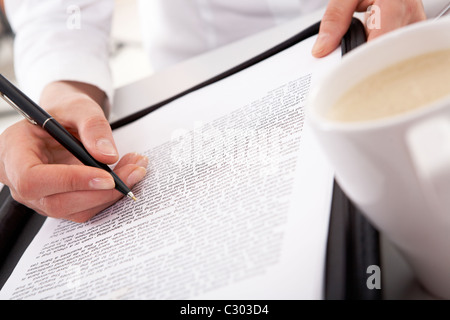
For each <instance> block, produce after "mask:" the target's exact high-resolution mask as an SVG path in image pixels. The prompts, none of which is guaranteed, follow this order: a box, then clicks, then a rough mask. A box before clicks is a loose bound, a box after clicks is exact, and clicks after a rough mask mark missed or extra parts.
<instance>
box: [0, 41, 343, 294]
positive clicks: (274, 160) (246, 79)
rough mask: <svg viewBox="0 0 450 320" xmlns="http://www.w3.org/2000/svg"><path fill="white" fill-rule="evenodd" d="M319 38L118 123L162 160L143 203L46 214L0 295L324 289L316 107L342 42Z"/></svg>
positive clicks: (153, 162) (153, 158) (153, 167)
mask: <svg viewBox="0 0 450 320" xmlns="http://www.w3.org/2000/svg"><path fill="white" fill-rule="evenodd" d="M314 40H315V38H314V37H313V38H311V39H308V40H306V41H303V42H301V43H300V44H298V45H296V46H294V47H292V48H290V49H287V50H285V51H283V52H281V53H279V54H277V55H275V56H273V57H271V58H269V59H267V60H265V61H264V62H261V63H258V64H256V65H255V66H252V67H250V68H248V69H246V70H244V71H242V72H239V73H238V74H235V75H233V76H230V77H228V78H226V79H224V80H222V81H220V82H217V83H215V84H212V85H210V86H208V87H206V88H204V89H201V90H198V91H196V92H194V93H191V94H189V95H187V96H185V97H183V98H181V99H178V100H177V101H175V102H172V103H170V104H168V105H166V106H164V107H163V108H160V109H158V110H156V111H155V112H153V113H151V114H149V115H147V116H145V117H143V118H141V119H140V120H138V121H136V122H133V123H131V124H129V125H127V126H125V127H123V128H120V129H118V130H116V131H115V133H114V135H115V139H116V143H117V145H118V148H119V150H120V151H121V153H122V154H125V153H127V152H140V153H143V154H146V155H147V156H148V157H149V158H150V164H149V167H148V174H147V176H146V178H145V179H144V181H142V182H141V183H139V184H138V185H137V186H136V187H135V188H134V189H133V192H134V194H135V195H136V197H137V198H138V201H137V202H133V201H130V199H128V198H123V199H122V200H120V201H119V202H117V203H116V204H115V205H113V206H112V207H110V208H108V209H106V210H104V211H103V212H101V213H100V214H98V215H97V216H96V217H94V218H93V219H92V220H90V221H88V222H86V223H84V224H76V223H73V222H69V221H64V220H56V219H51V218H48V219H47V220H46V222H45V223H44V225H43V226H42V228H41V230H40V231H39V232H38V234H37V235H36V237H35V238H34V240H33V241H32V243H31V244H30V246H29V248H28V249H27V250H26V252H25V253H24V255H23V256H22V259H21V260H20V262H19V264H18V265H17V267H16V268H15V270H14V272H13V274H12V275H11V277H10V278H9V280H8V281H7V283H6V284H5V286H4V287H3V289H2V291H1V293H0V298H1V299H321V298H323V286H324V268H325V258H326V241H327V235H328V222H329V214H330V206H331V198H332V186H333V178H334V177H333V171H332V170H331V168H330V166H329V165H328V163H327V161H326V160H325V159H324V156H323V155H322V153H321V151H320V149H319V147H318V145H317V143H316V141H315V140H314V137H313V136H312V135H311V133H310V130H309V128H308V121H307V119H305V114H304V112H305V105H306V99H307V96H308V92H309V90H310V88H311V87H312V86H314V85H315V84H316V83H317V81H318V80H319V79H320V78H321V77H322V76H323V74H324V73H326V72H328V71H329V69H330V68H332V67H334V66H335V65H337V64H338V63H339V61H340V60H341V54H340V50H336V52H335V53H333V54H332V55H331V56H329V57H327V58H324V59H320V60H319V59H315V58H313V57H312V56H311V54H310V52H311V48H312V45H313V43H314ZM168 85H170V84H168ZM149 89H151V88H149ZM305 120H306V121H305Z"/></svg>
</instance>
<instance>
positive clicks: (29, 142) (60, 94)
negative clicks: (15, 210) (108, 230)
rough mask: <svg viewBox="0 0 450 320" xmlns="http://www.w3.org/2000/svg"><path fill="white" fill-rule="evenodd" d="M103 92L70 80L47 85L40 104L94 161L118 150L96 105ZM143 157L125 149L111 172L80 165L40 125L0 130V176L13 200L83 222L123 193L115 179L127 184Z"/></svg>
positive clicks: (140, 170) (137, 174) (137, 176)
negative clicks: (80, 143) (126, 151)
mask: <svg viewBox="0 0 450 320" xmlns="http://www.w3.org/2000/svg"><path fill="white" fill-rule="evenodd" d="M103 99H104V94H103V93H102V92H101V91H100V90H99V89H97V88H95V87H92V86H89V85H86V84H81V83H74V82H56V83H52V84H50V85H49V86H47V87H46V89H45V90H44V92H43V94H42V96H41V102H40V105H41V106H43V107H45V109H46V110H47V111H48V112H49V113H50V114H51V115H52V116H53V117H54V118H55V119H56V120H57V121H58V122H59V123H60V124H61V125H62V126H63V127H64V128H65V129H67V130H68V131H69V132H71V133H72V134H73V135H74V136H75V137H77V138H78V139H79V140H80V141H81V142H82V144H83V145H84V147H85V148H86V150H87V151H88V153H89V154H90V155H91V156H92V157H93V158H94V159H95V160H97V161H98V162H100V163H104V164H113V163H115V162H117V160H118V158H119V156H118V153H117V150H116V148H115V146H114V140H113V137H112V132H111V128H110V126H109V123H108V121H107V120H106V117H105V115H104V113H103V110H102V109H101V108H100V104H101V103H103ZM147 163H148V160H147V159H146V157H143V156H141V155H138V154H127V155H125V156H124V157H123V158H122V159H121V160H120V161H119V162H118V163H117V165H116V166H115V170H114V175H115V176H116V177H117V178H118V179H115V178H114V176H113V175H112V174H111V173H110V172H108V171H107V170H105V169H101V168H95V167H91V166H89V165H84V164H82V163H81V162H80V160H78V159H76V158H75V157H74V155H73V154H72V153H70V152H69V151H68V150H67V149H66V148H64V147H63V146H62V145H61V144H60V143H59V142H57V141H56V140H55V138H54V137H52V136H50V135H49V134H48V133H47V132H46V131H45V130H43V128H42V127H40V126H38V125H32V124H30V123H29V122H28V121H26V120H23V121H20V122H18V123H17V124H14V125H13V126H11V127H9V128H8V129H7V130H5V132H4V133H3V134H2V135H1V136H0V181H1V182H2V183H4V184H6V185H8V186H9V188H10V190H11V194H12V196H13V197H14V199H15V200H17V201H18V202H21V203H23V204H25V205H27V206H28V207H30V208H32V209H34V210H36V211H37V212H39V213H41V214H43V215H46V216H52V217H56V218H64V219H68V220H72V221H77V222H82V221H87V220H89V219H90V218H91V217H92V216H94V215H95V214H96V213H98V212H100V211H101V210H102V209H104V208H106V207H108V206H110V205H111V204H113V203H114V202H116V201H117V200H118V199H120V198H121V197H122V196H123V193H121V192H123V191H121V192H119V191H118V190H116V186H117V180H119V181H122V182H123V183H124V184H125V185H126V187H127V188H131V187H132V186H133V185H134V184H136V183H137V182H138V181H139V180H141V179H142V178H143V177H144V175H145V173H146V169H145V168H146V166H147Z"/></svg>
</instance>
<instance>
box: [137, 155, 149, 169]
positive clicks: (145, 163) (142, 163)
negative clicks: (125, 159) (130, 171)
mask: <svg viewBox="0 0 450 320" xmlns="http://www.w3.org/2000/svg"><path fill="white" fill-rule="evenodd" d="M136 164H137V165H138V166H139V167H142V168H147V166H148V157H146V156H143V157H142V158H141V159H139V161H138V162H136Z"/></svg>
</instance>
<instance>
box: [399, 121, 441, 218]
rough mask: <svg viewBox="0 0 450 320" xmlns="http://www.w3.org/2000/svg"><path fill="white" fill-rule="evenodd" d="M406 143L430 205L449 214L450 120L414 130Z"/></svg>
mask: <svg viewBox="0 0 450 320" xmlns="http://www.w3.org/2000/svg"><path fill="white" fill-rule="evenodd" d="M406 142H407V145H408V149H409V152H410V155H411V159H412V163H413V166H414V168H415V171H416V174H417V177H418V179H419V182H420V184H421V186H422V189H423V193H424V195H425V198H426V199H427V201H428V203H429V205H430V206H431V207H432V208H435V210H437V212H442V213H444V214H445V213H446V212H448V211H449V210H450V119H447V118H445V117H435V118H431V119H427V120H424V121H422V122H420V123H417V124H415V125H413V127H411V128H410V129H409V130H408V131H407V133H406Z"/></svg>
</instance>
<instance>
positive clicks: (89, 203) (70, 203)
mask: <svg viewBox="0 0 450 320" xmlns="http://www.w3.org/2000/svg"><path fill="white" fill-rule="evenodd" d="M116 173H117V175H118V176H119V178H120V179H122V180H123V181H124V182H125V183H126V184H127V186H128V187H130V188H132V187H133V186H134V185H135V184H136V183H137V182H139V181H140V180H142V178H143V177H144V176H145V174H146V169H145V168H144V167H141V166H139V165H137V164H126V165H122V166H121V167H120V168H119V169H117V171H116ZM122 197H123V194H121V193H120V192H119V191H117V190H115V189H112V190H105V191H78V192H67V193H60V194H55V195H51V196H48V197H45V198H42V199H41V200H39V203H38V204H37V205H36V206H37V207H38V208H39V210H40V211H41V212H43V213H45V215H48V216H51V217H54V218H63V219H68V220H72V221H76V222H80V221H86V220H87V219H90V218H91V217H93V216H94V215H95V214H96V213H98V212H100V211H101V210H103V209H105V208H107V207H109V206H110V205H112V204H113V203H115V202H116V201H117V200H119V199H120V198H122Z"/></svg>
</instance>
